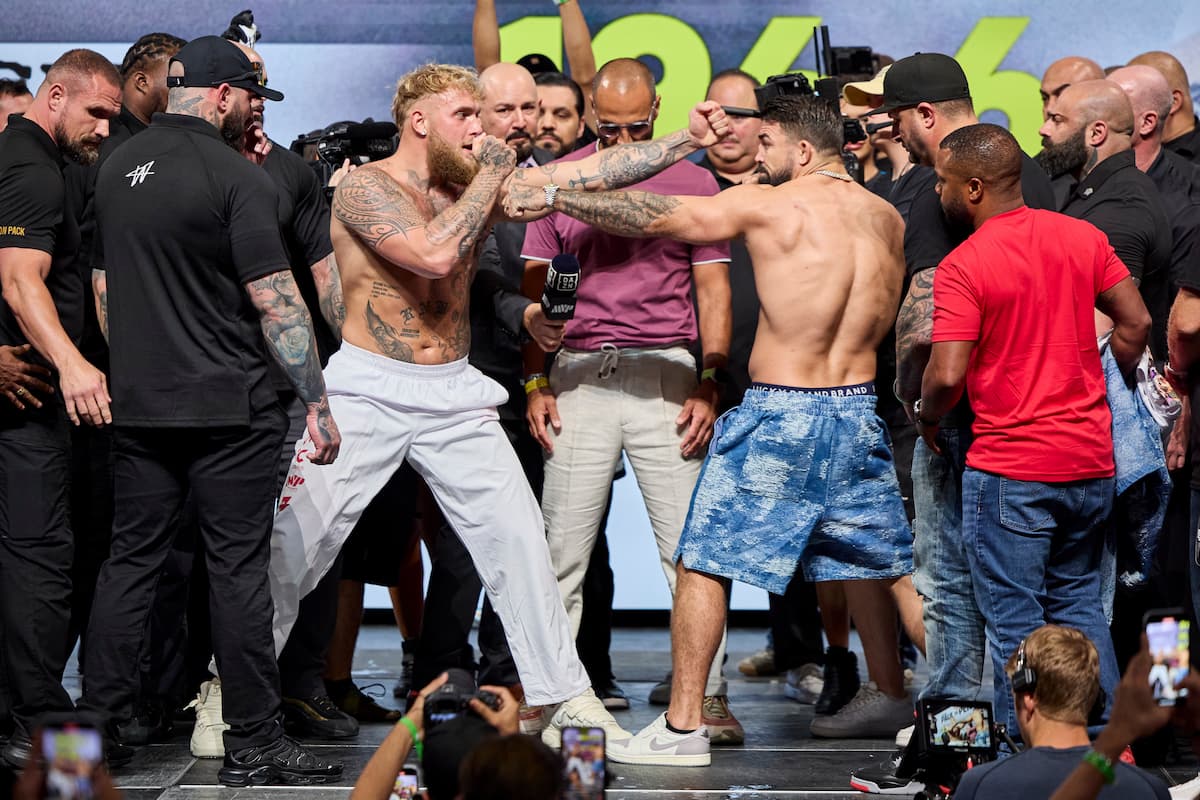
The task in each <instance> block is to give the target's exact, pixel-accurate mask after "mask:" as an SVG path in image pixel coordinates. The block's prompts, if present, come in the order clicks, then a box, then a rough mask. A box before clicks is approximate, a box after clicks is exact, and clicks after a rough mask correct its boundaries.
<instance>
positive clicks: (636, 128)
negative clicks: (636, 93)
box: [596, 119, 654, 141]
mask: <svg viewBox="0 0 1200 800" xmlns="http://www.w3.org/2000/svg"><path fill="white" fill-rule="evenodd" d="M653 127H654V120H653V119H643V120H640V121H638V122H627V123H624V124H618V123H616V122H601V123H600V124H598V125H597V126H596V135H597V136H599V137H600V138H601V139H603V140H604V141H610V140H612V139H616V138H617V137H618V136H620V135H621V131H629V135H630V136H631V137H633V138H634V139H637V138H638V137H641V136H645V135H646V134H648V133H650V130H651V129H652V128H653Z"/></svg>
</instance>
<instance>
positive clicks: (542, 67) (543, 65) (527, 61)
mask: <svg viewBox="0 0 1200 800" xmlns="http://www.w3.org/2000/svg"><path fill="white" fill-rule="evenodd" d="M517 63H518V64H520V65H521V66H522V67H524V68H525V69H527V70H529V73H530V74H531V75H540V74H541V73H543V72H558V67H557V66H556V65H555V63H554V62H553V61H551V60H550V57H549V56H544V55H542V54H541V53H530V54H529V55H527V56H521V57H520V58H518V59H517Z"/></svg>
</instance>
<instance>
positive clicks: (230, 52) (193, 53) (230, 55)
mask: <svg viewBox="0 0 1200 800" xmlns="http://www.w3.org/2000/svg"><path fill="white" fill-rule="evenodd" d="M176 61H178V62H179V63H180V64H182V65H183V75H176V76H168V77H167V86H169V87H174V86H194V87H209V86H220V85H221V84H222V83H228V84H229V85H230V86H236V87H238V88H239V89H245V90H247V91H250V92H254V93H255V94H256V95H258V96H259V97H265V98H266V99H267V100H282V99H283V92H277V91H275V90H274V89H268V88H267V87H266V85H265V84H264V83H263V81H264V80H265V78H264V77H263V71H262V70H261V69H255V68H254V65H253V64H252V63H250V59H249V58H247V57H246V54H245V53H243V52H242V50H241V48H239V47H238V46H237V45H236V44H234V43H233V42H231V41H228V40H227V39H222V38H221V37H220V36H201V37H200V38H199V39H193V40H192V41H190V42H188V43H187V44H185V45H184V46H183V47H182V48H181V49H180V51H179V52H178V53H176V54H175V56H174V57H173V58H172V59H171V62H170V63H171V64H174V63H175V62H176Z"/></svg>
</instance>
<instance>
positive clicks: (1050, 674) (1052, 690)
mask: <svg viewBox="0 0 1200 800" xmlns="http://www.w3.org/2000/svg"><path fill="white" fill-rule="evenodd" d="M1019 652H1020V650H1019V648H1018V652H1015V653H1013V654H1012V656H1011V657H1009V659H1008V664H1007V665H1006V666H1005V670H1004V671H1005V672H1006V673H1008V677H1009V678H1010V679H1011V678H1012V676H1013V673H1015V672H1016V671H1017V655H1018V653H1019ZM1025 666H1026V667H1028V668H1029V669H1031V670H1033V671H1034V672H1035V673H1036V674H1037V685H1036V686H1035V688H1034V690H1033V697H1034V699H1035V700H1037V704H1038V713H1039V714H1041V715H1042V716H1043V717H1046V718H1047V719H1052V720H1057V721H1058V722H1068V723H1075V724H1079V725H1085V724H1087V719H1088V713H1089V712H1090V711H1091V709H1092V706H1093V705H1094V704H1095V702H1096V697H1097V696H1098V695H1099V694H1100V654H1099V653H1097V652H1096V646H1095V645H1094V644H1092V642H1091V641H1090V640H1089V639H1088V638H1087V637H1086V636H1084V635H1083V634H1082V633H1081V632H1079V631H1077V630H1075V629H1074V628H1064V627H1063V626H1061V625H1043V626H1042V627H1040V628H1038V629H1037V630H1036V631H1034V632H1033V633H1031V634H1029V636H1027V637H1026V638H1025Z"/></svg>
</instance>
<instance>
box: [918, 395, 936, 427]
mask: <svg viewBox="0 0 1200 800" xmlns="http://www.w3.org/2000/svg"><path fill="white" fill-rule="evenodd" d="M921 400H922V398H919V397H918V398H917V402H915V403H913V417H915V418H916V420H917V427H918V428H920V427H922V426H924V425H937V424H938V423H940V422H941V421H942V418H941V417H938V418H937V419H925V418H924V417H922V416H921V411H922V405H923V403H922V402H921Z"/></svg>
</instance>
